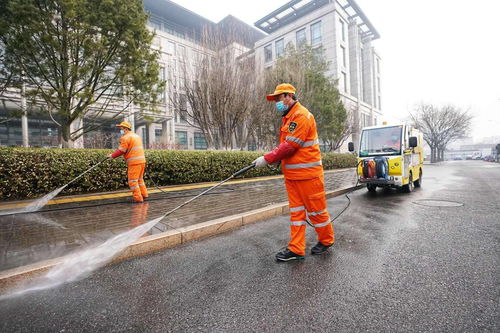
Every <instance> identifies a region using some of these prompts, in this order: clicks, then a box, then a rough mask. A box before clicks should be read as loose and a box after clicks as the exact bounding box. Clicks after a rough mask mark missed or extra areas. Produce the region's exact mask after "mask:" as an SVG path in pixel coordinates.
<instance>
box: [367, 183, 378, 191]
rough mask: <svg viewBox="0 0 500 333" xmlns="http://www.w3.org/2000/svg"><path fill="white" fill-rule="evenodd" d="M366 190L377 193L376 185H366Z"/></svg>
mask: <svg viewBox="0 0 500 333" xmlns="http://www.w3.org/2000/svg"><path fill="white" fill-rule="evenodd" d="M366 188H367V189H368V192H372V193H374V192H377V185H372V184H366Z"/></svg>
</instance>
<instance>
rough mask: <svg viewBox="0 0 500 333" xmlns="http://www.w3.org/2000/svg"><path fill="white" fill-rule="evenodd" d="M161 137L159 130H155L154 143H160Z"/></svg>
mask: <svg viewBox="0 0 500 333" xmlns="http://www.w3.org/2000/svg"><path fill="white" fill-rule="evenodd" d="M161 135H162V130H161V128H155V142H160V139H161Z"/></svg>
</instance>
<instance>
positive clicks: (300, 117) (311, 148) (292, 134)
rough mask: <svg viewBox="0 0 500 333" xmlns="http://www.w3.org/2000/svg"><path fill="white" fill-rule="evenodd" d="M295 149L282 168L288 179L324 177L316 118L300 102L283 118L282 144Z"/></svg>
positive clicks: (286, 158) (284, 159)
mask: <svg viewBox="0 0 500 333" xmlns="http://www.w3.org/2000/svg"><path fill="white" fill-rule="evenodd" d="M285 142H286V144H287V145H290V146H292V147H293V148H294V149H295V152H293V154H292V155H290V156H287V157H285V158H283V159H282V161H281V162H282V164H281V168H282V169H283V175H284V176H285V178H286V179H292V180H297V179H311V178H316V177H321V176H323V166H322V162H321V152H320V150H319V139H318V132H317V130H316V121H315V120H314V116H313V115H312V113H310V112H309V111H308V110H307V109H306V108H305V107H303V106H302V105H301V104H300V103H299V102H297V103H295V104H294V105H293V106H292V109H291V110H290V111H289V112H288V113H287V115H286V116H284V117H283V120H282V125H281V129H280V143H281V144H283V143H285Z"/></svg>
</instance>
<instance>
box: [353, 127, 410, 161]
mask: <svg viewBox="0 0 500 333" xmlns="http://www.w3.org/2000/svg"><path fill="white" fill-rule="evenodd" d="M401 134H402V126H394V127H382V128H373V129H366V130H363V133H362V134H361V144H360V148H359V156H360V157H365V156H378V155H399V154H401Z"/></svg>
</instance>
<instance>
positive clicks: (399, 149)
mask: <svg viewBox="0 0 500 333" xmlns="http://www.w3.org/2000/svg"><path fill="white" fill-rule="evenodd" d="M423 144H424V143H423V136H422V133H421V132H420V131H418V130H417V129H416V128H413V127H412V126H410V125H405V124H398V125H382V126H371V127H365V128H363V129H362V130H361V136H360V142H359V146H358V151H357V156H358V165H357V173H358V181H359V182H360V183H363V184H366V186H367V188H368V191H370V192H375V191H376V189H377V187H396V188H401V189H403V191H405V192H411V191H412V190H413V188H414V187H420V186H421V184H422V175H423V164H424V149H423ZM354 150H355V148H354V144H353V143H352V142H350V143H349V151H351V152H352V151H354Z"/></svg>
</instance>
